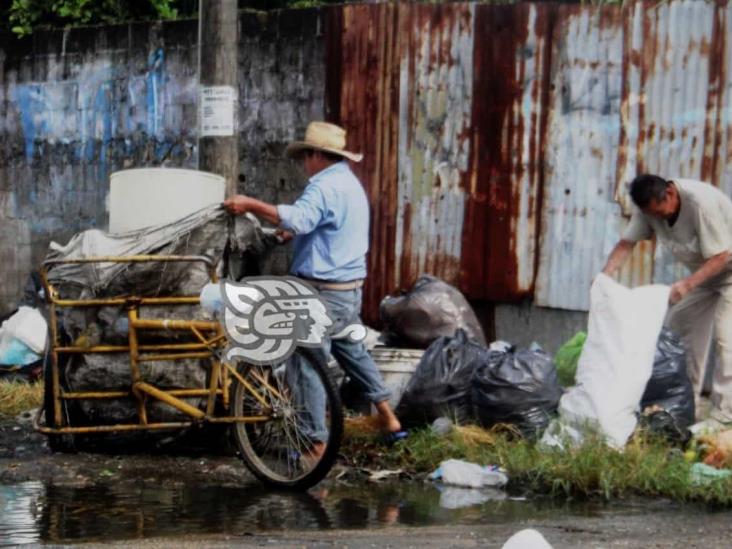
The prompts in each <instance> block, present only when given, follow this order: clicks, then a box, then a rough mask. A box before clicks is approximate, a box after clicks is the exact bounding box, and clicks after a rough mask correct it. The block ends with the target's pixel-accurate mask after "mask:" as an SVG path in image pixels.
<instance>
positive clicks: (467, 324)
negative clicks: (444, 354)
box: [379, 274, 485, 349]
mask: <svg viewBox="0 0 732 549" xmlns="http://www.w3.org/2000/svg"><path fill="white" fill-rule="evenodd" d="M379 313H380V316H381V321H382V323H383V326H384V330H383V333H384V334H385V335H386V337H387V340H388V341H389V345H393V346H400V347H417V348H419V349H426V348H427V347H429V346H430V344H431V343H432V342H433V341H435V340H436V339H437V338H438V337H442V336H447V337H452V336H453V335H454V334H455V331H456V330H458V329H462V330H464V331H465V333H466V334H467V336H468V338H469V339H471V340H473V341H475V342H477V343H479V344H481V345H483V346H485V335H484V334H483V329H482V328H481V327H480V323H479V322H478V318H477V317H476V316H475V313H474V312H473V309H472V308H471V307H470V304H469V303H468V301H467V300H466V299H465V296H463V294H461V293H460V291H459V290H458V289H457V288H455V287H453V286H450V285H449V284H448V283H447V282H444V281H442V280H440V279H439V278H436V277H434V276H431V275H427V274H423V275H422V276H420V277H419V279H418V280H417V282H416V283H415V284H414V286H412V288H411V289H410V290H409V291H408V292H406V293H404V294H401V295H397V296H386V297H385V298H384V299H383V300H382V301H381V305H380V307H379Z"/></svg>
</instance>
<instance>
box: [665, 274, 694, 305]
mask: <svg viewBox="0 0 732 549" xmlns="http://www.w3.org/2000/svg"><path fill="white" fill-rule="evenodd" d="M693 289H694V287H693V285H692V284H691V282H689V281H688V280H687V279H686V278H682V279H681V280H679V281H678V282H674V283H673V284H672V285H671V294H670V295H669V298H668V302H669V303H670V304H671V305H675V304H676V303H678V302H679V301H681V300H682V299H683V298H684V296H686V294H688V293H689V292H690V291H691V290H693Z"/></svg>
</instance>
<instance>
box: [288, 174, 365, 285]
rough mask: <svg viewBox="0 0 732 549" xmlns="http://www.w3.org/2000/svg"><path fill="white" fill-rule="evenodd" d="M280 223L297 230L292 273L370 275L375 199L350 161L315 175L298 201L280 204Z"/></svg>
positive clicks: (329, 277)
mask: <svg viewBox="0 0 732 549" xmlns="http://www.w3.org/2000/svg"><path fill="white" fill-rule="evenodd" d="M277 213H278V214H279V216H280V226H281V227H282V228H283V229H287V230H289V231H292V232H293V233H294V234H295V238H294V247H295V255H294V257H293V260H292V265H291V267H290V272H291V273H292V274H293V275H295V276H301V277H304V278H313V279H318V280H331V281H338V282H345V281H350V280H356V279H360V278H366V252H367V251H368V247H369V203H368V199H367V197H366V193H365V191H364V189H363V187H362V186H361V183H360V182H359V180H358V179H357V178H356V176H355V175H354V173H353V172H352V171H351V168H350V167H349V166H348V163H347V162H345V161H344V162H338V163H337V164H333V165H331V166H329V167H328V168H326V169H324V170H322V171H320V172H318V173H317V174H315V175H314V176H312V177H311V178H310V181H309V182H308V185H307V187H305V190H304V191H303V193H302V195H301V196H300V198H298V199H297V200H296V201H295V203H294V204H292V205H287V204H279V205H278V206H277Z"/></svg>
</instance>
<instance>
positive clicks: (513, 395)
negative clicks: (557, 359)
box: [471, 346, 562, 438]
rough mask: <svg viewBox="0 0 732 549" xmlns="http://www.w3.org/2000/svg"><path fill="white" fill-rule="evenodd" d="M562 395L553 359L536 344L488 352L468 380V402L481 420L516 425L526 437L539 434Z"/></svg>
mask: <svg viewBox="0 0 732 549" xmlns="http://www.w3.org/2000/svg"><path fill="white" fill-rule="evenodd" d="M561 396H562V389H561V388H560V387H559V382H558V381H557V372H556V368H555V366H554V362H552V359H551V357H550V356H549V355H547V354H546V353H545V352H544V351H542V350H541V348H540V347H538V346H532V347H531V348H529V349H518V350H516V349H509V350H507V351H490V352H489V354H488V361H487V362H486V363H485V364H483V365H481V366H479V367H478V368H477V369H476V370H475V372H474V373H473V379H472V381H471V401H472V403H473V407H474V410H475V416H476V417H477V418H478V420H479V421H480V423H482V424H483V425H486V426H491V425H495V424H496V423H509V424H512V425H516V427H518V429H519V430H520V431H521V433H522V434H523V435H524V436H526V437H528V438H535V437H537V436H540V435H541V433H542V432H543V431H544V429H545V428H546V426H547V425H548V424H549V421H550V419H551V416H552V415H553V414H554V413H555V412H556V409H557V404H558V402H559V398H560V397H561Z"/></svg>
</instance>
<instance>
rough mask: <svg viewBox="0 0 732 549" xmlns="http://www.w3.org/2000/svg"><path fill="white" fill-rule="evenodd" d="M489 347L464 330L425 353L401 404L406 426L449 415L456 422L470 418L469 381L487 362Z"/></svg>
mask: <svg viewBox="0 0 732 549" xmlns="http://www.w3.org/2000/svg"><path fill="white" fill-rule="evenodd" d="M487 358H488V350H487V349H486V348H485V347H482V346H481V345H478V344H477V343H475V342H473V341H470V340H469V338H468V335H467V334H466V333H465V331H464V330H458V331H457V332H456V333H455V336H454V337H440V338H438V339H437V340H435V342H434V343H432V345H430V346H429V348H428V349H427V350H426V351H425V353H424V355H422V359H421V360H420V361H419V364H418V365H417V369H416V370H415V372H414V375H413V376H412V379H410V380H409V383H408V384H407V387H406V389H405V390H404V394H403V395H402V399H401V401H400V402H399V406H398V407H397V409H396V413H397V416H398V417H399V420H400V421H401V422H402V423H403V424H404V425H405V426H407V427H410V426H415V425H422V424H425V423H431V422H433V421H434V420H435V419H437V418H438V417H442V416H444V417H448V418H450V419H452V420H453V421H455V422H457V423H465V422H466V421H467V420H469V419H470V418H471V412H472V409H471V405H470V380H471V378H472V377H473V372H474V370H475V369H476V368H477V367H478V366H479V365H481V364H484V363H485V361H486V360H487Z"/></svg>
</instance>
